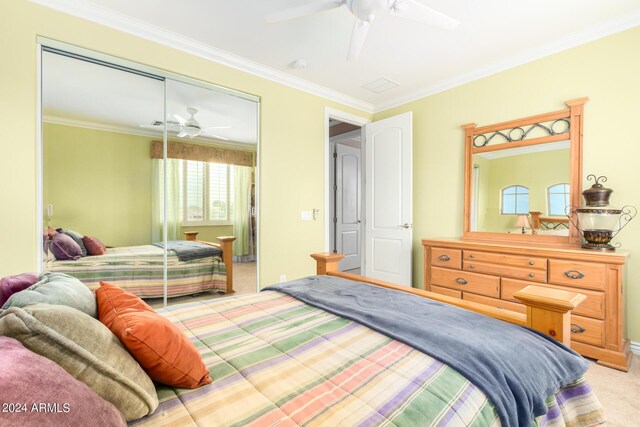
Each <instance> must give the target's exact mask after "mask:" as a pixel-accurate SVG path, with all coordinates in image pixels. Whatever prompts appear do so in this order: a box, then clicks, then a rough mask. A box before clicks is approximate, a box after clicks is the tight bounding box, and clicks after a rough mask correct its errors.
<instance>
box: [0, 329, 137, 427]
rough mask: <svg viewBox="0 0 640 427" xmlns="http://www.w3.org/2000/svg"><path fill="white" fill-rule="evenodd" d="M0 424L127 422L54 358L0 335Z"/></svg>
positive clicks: (51, 424)
mask: <svg viewBox="0 0 640 427" xmlns="http://www.w3.org/2000/svg"><path fill="white" fill-rule="evenodd" d="M0 378H2V387H0V402H2V404H3V405H4V406H3V408H0V410H2V412H1V413H0V424H2V425H13V426H21V427H32V426H33V427H35V426H54V425H78V426H91V425H94V426H122V427H124V426H126V421H125V419H124V416H123V415H122V414H121V413H120V412H119V411H118V409H116V407H115V406H113V404H111V403H109V402H107V401H106V400H104V399H102V398H101V397H100V396H98V395H97V394H96V393H95V392H94V391H93V390H91V389H90V388H89V387H88V386H87V385H86V384H85V383H83V382H81V381H79V380H77V379H75V378H74V377H72V376H71V375H70V374H69V373H67V371H65V370H64V369H62V368H61V367H60V366H58V365H57V364H56V363H55V362H52V361H51V360H49V359H47V358H46V357H43V356H40V355H39V354H36V353H33V352H32V351H30V350H28V349H26V348H25V347H24V346H23V345H22V344H21V343H20V342H19V341H17V340H15V339H13V338H9V337H3V336H0Z"/></svg>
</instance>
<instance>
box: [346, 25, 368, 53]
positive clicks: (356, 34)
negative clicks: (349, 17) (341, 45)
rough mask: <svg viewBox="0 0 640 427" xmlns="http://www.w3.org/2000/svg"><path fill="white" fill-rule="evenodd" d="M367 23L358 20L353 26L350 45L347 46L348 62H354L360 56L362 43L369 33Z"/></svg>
mask: <svg viewBox="0 0 640 427" xmlns="http://www.w3.org/2000/svg"><path fill="white" fill-rule="evenodd" d="M369 25H370V24H369V23H368V22H366V21H361V20H360V19H358V20H357V21H356V23H355V24H354V25H353V33H351V44H350V45H349V56H348V57H347V59H348V60H349V61H355V60H357V59H358V57H359V56H360V52H361V51H362V46H364V41H365V40H366V39H367V33H368V32H369Z"/></svg>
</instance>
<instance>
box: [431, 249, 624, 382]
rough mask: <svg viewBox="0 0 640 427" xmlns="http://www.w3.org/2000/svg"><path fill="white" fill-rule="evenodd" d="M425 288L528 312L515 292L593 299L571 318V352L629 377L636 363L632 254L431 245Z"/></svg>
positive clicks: (579, 307) (507, 308)
mask: <svg viewBox="0 0 640 427" xmlns="http://www.w3.org/2000/svg"><path fill="white" fill-rule="evenodd" d="M422 245H423V247H424V285H425V289H426V290H428V291H431V292H436V293H439V294H443V295H449V296H452V297H455V298H461V299H465V300H470V301H475V302H479V303H482V304H487V305H491V306H494V307H498V308H501V309H504V310H511V311H516V312H521V313H524V312H525V311H526V308H525V306H524V305H521V304H520V303H519V302H518V301H517V300H516V299H515V298H514V297H513V294H514V292H517V291H519V290H520V289H522V288H524V287H526V286H528V285H532V284H535V285H540V286H545V287H550V288H557V289H565V290H570V291H573V292H579V293H581V294H583V295H585V296H586V297H587V299H586V300H585V301H584V302H583V303H582V304H581V305H580V306H578V307H577V308H576V309H575V310H574V311H573V312H572V317H571V347H572V348H573V349H574V350H576V351H577V352H578V353H580V354H582V355H583V356H586V357H590V358H593V359H597V360H598V363H600V364H603V365H606V366H610V367H613V368H616V369H620V370H624V371H626V370H627V369H628V365H629V362H630V360H631V352H630V350H629V342H628V340H627V339H626V328H625V324H624V319H625V317H624V310H625V308H626V307H624V305H625V304H624V301H625V299H624V298H623V296H622V294H623V291H624V289H623V287H624V277H625V264H626V261H627V257H628V254H626V253H622V252H614V253H602V252H594V251H588V250H583V249H576V248H570V247H566V248H564V247H557V248H556V247H541V246H533V245H531V246H528V245H520V244H518V245H516V244H510V243H507V244H500V243H488V242H481V241H471V240H455V239H451V240H448V239H424V240H422Z"/></svg>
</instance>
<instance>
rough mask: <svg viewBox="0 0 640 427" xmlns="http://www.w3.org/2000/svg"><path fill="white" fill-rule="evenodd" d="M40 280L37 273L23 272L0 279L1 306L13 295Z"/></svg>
mask: <svg viewBox="0 0 640 427" xmlns="http://www.w3.org/2000/svg"><path fill="white" fill-rule="evenodd" d="M38 280H39V278H38V275H37V274H35V273H23V274H18V275H17V276H7V277H3V278H2V279H0V307H2V306H3V305H4V303H5V302H7V300H8V299H9V297H11V295H13V294H15V293H18V292H20V291H24V290H25V289H27V288H28V287H29V286H31V285H33V284H34V283H36V282H37V281H38Z"/></svg>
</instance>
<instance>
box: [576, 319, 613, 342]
mask: <svg viewBox="0 0 640 427" xmlns="http://www.w3.org/2000/svg"><path fill="white" fill-rule="evenodd" d="M571 339H572V340H573V341H579V342H583V343H585V344H591V345H595V346H598V347H604V341H605V340H604V321H603V320H596V319H590V318H588V317H582V316H576V315H571Z"/></svg>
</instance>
